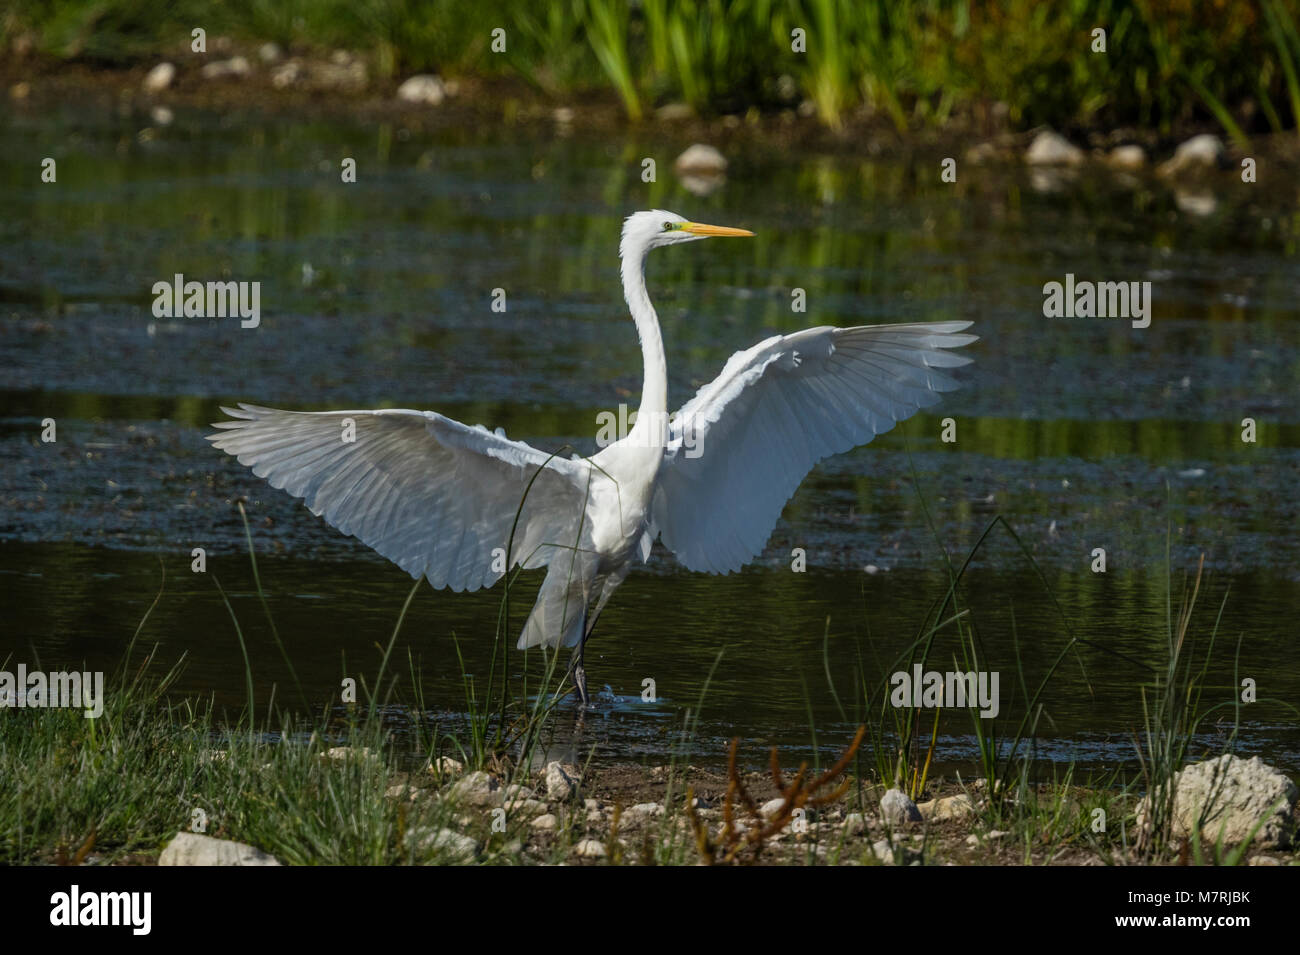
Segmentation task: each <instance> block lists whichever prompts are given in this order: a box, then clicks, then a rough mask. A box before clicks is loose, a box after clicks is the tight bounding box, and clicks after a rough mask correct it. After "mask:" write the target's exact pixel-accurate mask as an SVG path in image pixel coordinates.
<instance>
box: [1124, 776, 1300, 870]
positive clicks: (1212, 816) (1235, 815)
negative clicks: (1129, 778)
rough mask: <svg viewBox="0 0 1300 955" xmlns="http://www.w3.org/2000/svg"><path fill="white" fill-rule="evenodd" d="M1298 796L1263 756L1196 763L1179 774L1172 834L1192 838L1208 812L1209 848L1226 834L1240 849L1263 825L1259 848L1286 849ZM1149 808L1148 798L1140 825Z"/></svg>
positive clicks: (1204, 829) (1204, 826)
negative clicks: (1252, 833)
mask: <svg viewBox="0 0 1300 955" xmlns="http://www.w3.org/2000/svg"><path fill="white" fill-rule="evenodd" d="M1296 798H1297V789H1296V785H1295V783H1293V782H1292V781H1291V780H1290V779H1288V778H1287V777H1286V776H1284V775H1283V774H1282V773H1280V772H1278V771H1277V770H1276V769H1274V768H1273V767H1272V766H1269V765H1268V764H1267V763H1265V762H1264V761H1263V760H1261V759H1260V758H1259V757H1258V756H1253V757H1251V758H1250V759H1242V758H1241V757H1239V756H1233V755H1231V754H1230V753H1228V754H1224V755H1223V756H1220V757H1218V758H1217V759H1210V760H1206V761H1205V762H1202V763H1193V764H1192V765H1190V766H1187V767H1185V768H1184V769H1183V770H1182V772H1180V773H1177V774H1175V776H1174V819H1173V834H1174V836H1176V837H1187V836H1190V835H1191V832H1192V829H1193V828H1194V827H1195V826H1196V823H1197V820H1198V819H1200V818H1201V816H1202V813H1203V812H1204V815H1205V818H1204V820H1203V821H1202V822H1201V840H1202V842H1203V843H1204V844H1213V843H1216V842H1218V841H1219V838H1220V836H1222V838H1223V842H1224V844H1225V845H1240V844H1241V843H1242V842H1245V840H1246V837H1247V836H1248V835H1249V834H1250V831H1251V830H1252V829H1253V828H1255V826H1256V825H1257V824H1258V825H1259V831H1258V832H1256V834H1255V840H1254V841H1255V843H1256V844H1258V845H1261V846H1266V847H1285V846H1286V845H1288V844H1289V843H1290V841H1291V837H1292V835H1293V832H1292V831H1291V826H1290V817H1291V811H1292V810H1293V809H1294V808H1295V804H1296ZM1207 807H1208V812H1206V811H1205V810H1206V809H1207ZM1147 809H1148V801H1147V800H1146V799H1144V800H1143V801H1142V802H1141V803H1139V805H1138V810H1137V818H1138V825H1139V826H1140V825H1143V824H1144V821H1145V818H1146V813H1147Z"/></svg>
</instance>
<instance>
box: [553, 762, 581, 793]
mask: <svg viewBox="0 0 1300 955" xmlns="http://www.w3.org/2000/svg"><path fill="white" fill-rule="evenodd" d="M577 794H578V773H577V770H576V768H574V767H572V766H565V765H564V764H563V763H561V762H559V761H558V760H557V761H555V762H551V763H547V764H546V798H547V799H551V800H555V801H559V802H564V801H565V800H568V799H572V798H573V797H574V796H576V795H577Z"/></svg>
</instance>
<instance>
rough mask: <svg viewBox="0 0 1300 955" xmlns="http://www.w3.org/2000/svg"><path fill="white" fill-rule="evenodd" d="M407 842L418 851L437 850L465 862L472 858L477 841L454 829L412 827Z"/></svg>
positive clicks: (476, 847) (476, 849) (407, 835)
mask: <svg viewBox="0 0 1300 955" xmlns="http://www.w3.org/2000/svg"><path fill="white" fill-rule="evenodd" d="M406 841H407V844H408V845H410V846H411V848H413V849H415V850H417V851H420V852H438V853H441V854H443V855H445V856H447V857H449V858H451V859H455V860H457V861H461V862H467V861H469V860H470V859H473V858H474V855H475V853H476V852H477V851H478V843H476V842H475V841H474V840H473V839H471V838H470V837H469V836H466V835H462V834H461V833H459V832H456V831H455V830H454V829H422V828H416V829H412V830H411V831H410V832H408V833H407V834H406Z"/></svg>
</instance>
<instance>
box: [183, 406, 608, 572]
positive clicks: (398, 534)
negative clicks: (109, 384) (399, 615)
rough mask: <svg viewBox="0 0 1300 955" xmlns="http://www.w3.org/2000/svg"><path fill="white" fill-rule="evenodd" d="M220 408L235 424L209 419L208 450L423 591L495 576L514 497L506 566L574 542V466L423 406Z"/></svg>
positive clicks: (578, 499) (578, 505) (577, 467)
mask: <svg viewBox="0 0 1300 955" xmlns="http://www.w3.org/2000/svg"><path fill="white" fill-rule="evenodd" d="M221 410H222V411H224V412H225V413H226V414H228V415H230V416H231V417H232V418H235V419H236V420H234V421H220V422H217V423H216V424H214V427H217V428H221V429H223V430H222V431H221V433H220V434H213V435H208V440H209V441H211V442H212V443H213V445H215V446H216V447H218V448H220V449H221V450H223V451H226V452H227V453H229V454H232V455H234V456H235V457H236V458H238V459H239V462H240V463H241V464H245V465H247V466H248V467H250V468H252V469H253V473H254V474H256V475H257V476H258V477H262V478H266V480H267V481H269V482H270V484H271V486H272V487H277V488H283V489H284V490H286V491H288V492H289V493H290V494H292V495H293V496H294V497H297V498H301V499H302V501H303V503H304V504H306V505H307V507H309V508H310V509H311V511H312V513H314V514H317V515H319V516H320V517H323V518H325V520H327V521H329V523H330V524H332V525H333V526H334V527H337V528H338V529H339V530H340V531H342V532H343V533H345V534H351V535H352V536H354V537H356V538H358V539H359V540H361V541H362V542H364V543H366V544H368V545H370V546H371V547H373V548H374V549H375V550H377V551H378V552H379V553H381V554H383V555H384V556H385V557H387V558H388V559H389V560H391V561H393V562H394V563H395V564H397V565H398V566H399V567H401V568H402V569H403V570H405V571H406V572H407V573H409V574H410V575H411V576H412V577H417V578H418V577H420V576H425V577H428V579H429V582H430V583H431V584H433V586H435V587H450V588H451V589H453V590H477V589H478V588H479V587H485V586H490V585H491V584H493V583H494V582H496V580H498V579H499V578H500V577H501V576H503V573H504V571H503V568H504V567H505V566H507V565H506V563H505V561H504V560H503V559H502V558H504V555H505V548H506V546H507V542H508V541H509V540H510V533H511V527H512V526H513V525H514V523H515V515H516V513H517V512H519V504H520V502H521V501H524V508H523V511H522V512H519V523H518V526H517V528H515V531H514V550H513V553H512V555H511V556H512V559H511V561H510V562H509V566H513V565H514V564H516V563H523V564H524V566H525V567H540V566H542V565H543V564H546V563H547V562H548V561H549V560H550V559H551V557H552V556H554V552H555V549H554V545H557V544H558V545H560V546H562V547H563V546H567V547H568V548H572V547H573V546H574V544H575V537H576V534H577V532H578V527H579V519H580V518H581V516H582V512H583V504H584V497H583V490H582V489H583V487H585V483H584V481H583V480H582V479H580V477H579V474H580V471H581V469H582V468H583V467H584V466H583V465H582V464H580V463H579V462H575V461H572V460H568V459H561V458H558V457H555V458H551V459H550V460H549V461H548V459H547V457H548V456H547V455H546V454H544V453H543V452H541V451H538V450H537V449H535V448H532V447H529V446H528V445H527V444H524V443H523V442H522V441H511V440H510V439H508V438H506V437H504V436H502V435H498V434H494V433H492V432H491V431H488V430H487V429H486V428H483V427H481V426H480V427H474V428H471V427H469V426H467V425H463V424H461V423H460V422H458V421H453V420H451V419H450V418H446V417H444V416H442V415H440V414H436V413H434V412H432V411H407V410H405V409H398V408H394V409H385V410H380V411H326V412H302V411H278V410H276V409H274V408H259V407H257V406H254V405H247V404H240V406H239V409H238V410H235V409H230V408H222V409H221ZM347 419H351V420H352V422H353V423H354V425H355V440H352V441H346V440H345V437H346V436H347V433H346V431H345V425H346V423H347ZM539 468H540V469H541V471H540V473H538V469H539ZM535 474H536V475H537V479H536V481H534V482H533V484H532V488H531V490H528V494H527V498H526V499H525V496H524V492H525V490H526V489H527V488H528V485H529V481H531V480H532V479H533V476H534V475H535ZM496 548H500V550H499V551H498V552H497V553H496V555H495V557H494V554H493V551H494V549H496ZM494 568H495V569H494Z"/></svg>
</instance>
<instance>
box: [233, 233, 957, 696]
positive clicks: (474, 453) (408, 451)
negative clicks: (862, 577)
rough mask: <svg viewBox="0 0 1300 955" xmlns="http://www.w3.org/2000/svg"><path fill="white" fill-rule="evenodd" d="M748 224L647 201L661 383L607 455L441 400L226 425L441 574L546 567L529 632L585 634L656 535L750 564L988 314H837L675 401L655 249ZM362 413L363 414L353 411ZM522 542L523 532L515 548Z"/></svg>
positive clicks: (578, 653) (937, 383) (920, 401)
mask: <svg viewBox="0 0 1300 955" xmlns="http://www.w3.org/2000/svg"><path fill="white" fill-rule="evenodd" d="M751 235H753V233H752V232H749V231H747V230H744V229H731V228H726V227H723V226H711V225H703V224H701V223H697V222H688V221H687V220H685V219H683V218H682V217H681V216H679V215H676V214H674V213H671V212H664V211H662V210H655V211H652V212H637V213H635V214H633V215H631V216H628V218H627V220H626V221H625V222H624V225H623V238H622V242H621V244H620V246H619V255H620V257H621V259H622V277H623V295H624V297H625V298H626V299H627V304H628V307H629V309H630V310H631V312H632V320H633V321H634V322H635V323H636V328H637V333H638V335H639V336H640V339H641V353H642V358H643V359H644V363H645V383H644V386H643V388H642V391H641V404H640V408H639V410H638V412H637V416H636V419H635V423H634V424H633V426H632V428H631V431H630V432H629V433H628V434H627V435H626V436H625V437H624V438H622V439H621V440H619V441H617V442H615V443H613V444H610V445H609V446H608V447H605V448H604V449H602V450H601V451H599V452H598V453H597V454H595V455H593V456H592V457H590V458H580V457H577V456H574V457H572V458H562V457H559V456H557V455H551V454H547V453H546V452H544V451H540V450H538V449H536V448H533V447H531V446H529V445H527V444H525V443H523V442H522V441H511V440H510V439H509V438H507V437H505V435H504V433H503V432H501V431H497V432H495V433H494V432H491V431H489V430H487V429H486V428H484V427H483V426H482V425H479V426H476V427H470V426H468V425H464V424H461V423H460V422H458V421H453V420H452V419H450V418H447V417H444V416H443V415H440V414H438V413H437V412H433V411H409V410H406V409H402V408H383V409H378V410H374V411H326V412H301V411H279V410H275V409H273V408H262V407H258V406H255V405H248V404H242V403H241V404H240V405H239V408H238V409H231V408H223V409H222V410H223V411H224V412H225V413H226V414H228V415H230V417H231V418H233V419H234V420H230V421H221V422H218V423H216V424H214V427H216V428H220V429H222V430H221V432H220V433H219V434H214V435H209V436H208V440H210V441H211V442H212V443H213V445H215V446H216V447H218V448H220V449H222V450H223V451H226V452H228V453H229V454H232V455H234V456H235V457H236V458H238V459H239V462H240V463H241V464H244V465H247V466H248V467H250V468H252V469H253V473H254V474H256V475H257V476H259V477H262V478H265V479H266V480H268V481H269V482H270V484H271V486H272V487H276V488H282V489H284V490H285V491H288V492H289V493H290V494H292V495H293V496H294V497H297V498H300V499H301V500H302V501H303V503H304V504H306V505H307V507H308V508H310V510H311V511H312V513H314V514H316V515H318V516H320V517H323V518H325V520H326V521H328V522H329V523H330V524H332V525H333V526H334V527H336V528H338V529H339V530H340V531H342V532H343V533H345V534H351V535H352V536H354V537H356V538H358V539H359V540H361V541H363V542H364V543H366V544H368V545H369V546H370V547H373V548H374V549H375V550H376V551H378V552H379V553H380V554H383V555H384V556H385V557H387V558H388V559H389V560H391V561H393V562H394V563H396V564H397V565H398V566H399V567H401V568H402V569H403V570H405V571H406V572H407V573H409V574H410V575H411V576H412V577H414V578H416V579H417V580H418V579H419V578H420V577H426V578H427V579H428V581H429V583H430V584H432V585H433V586H434V587H437V588H441V587H450V588H451V589H452V590H455V591H461V590H477V589H478V588H480V587H489V586H491V585H492V584H494V583H495V582H496V581H497V580H499V579H500V578H501V577H502V576H504V575H505V574H506V573H507V572H508V570H509V569H511V568H513V567H515V566H522V567H524V568H525V569H529V568H540V567H546V568H547V572H546V579H545V580H544V581H543V583H542V586H541V590H540V592H539V593H538V595H537V601H536V603H535V604H534V606H533V609H532V612H531V613H530V614H529V616H528V620H527V622H526V623H525V624H524V628H523V632H522V633H521V634H520V637H519V644H518V645H519V647H521V648H524V647H536V646H542V645H544V646H548V647H560V646H565V647H574V648H575V650H574V654H573V661H572V662H571V664H570V673H571V675H572V678H573V682H574V684H575V687H576V689H577V691H578V694H579V697H580V698H581V700H582V702H583V703H584V704H585V703H586V702H587V689H586V675H585V672H584V670H583V666H582V651H583V647H584V646H585V644H586V640H587V638H588V637H589V636H590V635H591V631H592V628H593V627H594V626H595V624H596V620H597V618H598V617H599V616H600V612H601V610H602V609H603V608H604V606H605V604H606V602H607V601H608V600H609V598H610V596H611V595H612V594H613V593H614V590H615V589H616V588H617V587H618V585H619V584H621V583H622V582H623V580H624V578H625V577H626V576H627V574H628V572H629V571H630V570H631V568H632V565H633V563H634V561H635V560H636V559H637V558H640V560H641V561H643V562H644V561H646V560H647V559H648V558H649V556H650V548H651V545H652V544H653V542H654V540H655V538H656V537H658V538H660V539H661V540H662V541H663V543H664V545H665V546H666V547H667V548H668V549H669V550H671V551H673V552H674V553H675V554H676V555H677V559H678V560H679V561H680V562H681V563H682V564H683V565H684V566H686V567H687V568H689V569H690V570H695V571H706V572H709V573H730V572H731V571H734V570H739V569H740V568H741V567H742V566H743V565H744V564H745V563H747V562H748V561H750V560H751V559H753V558H754V557H755V556H756V555H757V554H759V553H760V552H761V551H762V549H763V546H764V545H765V544H766V542H767V539H768V537H769V536H770V535H771V533H772V529H773V528H774V527H775V526H776V522H777V519H778V518H779V517H780V515H781V509H782V507H783V506H784V505H785V502H786V501H787V500H789V498H790V496H791V495H792V494H793V493H794V492H795V490H796V488H798V486H799V484H800V482H801V481H802V480H803V478H804V476H805V475H806V474H807V473H808V471H809V470H810V469H811V468H812V466H813V465H814V464H815V463H816V462H817V461H819V460H820V459H822V458H824V457H827V456H828V455H832V454H838V453H840V452H843V451H847V450H849V449H850V448H854V447H856V446H858V445H861V444H866V443H867V442H868V441H870V440H871V439H872V438H873V437H875V436H876V435H877V434H881V433H882V432H885V431H888V430H889V429H890V428H892V427H893V426H894V425H895V424H896V423H897V422H899V421H902V420H904V419H906V418H908V417H910V416H911V415H912V414H913V413H914V412H915V411H916V410H917V409H919V408H924V407H927V406H929V405H932V404H934V403H935V402H937V401H938V400H939V393H940V392H944V391H951V390H953V389H954V388H956V387H957V382H956V381H955V380H954V379H953V378H952V377H951V376H950V375H948V374H947V373H946V371H945V370H944V369H949V368H953V367H956V366H960V365H965V364H967V363H968V362H969V361H970V360H971V359H969V358H964V357H961V356H959V355H955V354H953V353H951V352H950V351H948V349H951V348H957V347H960V346H962V345H966V344H969V343H970V342H973V341H975V340H976V336H974V335H963V334H959V332H961V331H962V329H964V328H966V327H968V326H969V325H970V323H969V322H932V323H918V324H905V325H872V326H859V327H855V328H834V327H830V326H819V327H817V328H807V329H804V330H803V331H799V332H795V333H793V334H791V335H774V336H772V337H771V338H768V339H766V340H764V341H762V342H759V343H758V344H757V345H755V346H754V347H753V348H750V349H748V350H747V351H742V352H737V353H736V354H735V355H732V356H731V360H730V361H728V362H727V364H726V366H725V367H724V368H723V369H722V373H721V374H720V375H719V376H718V377H717V378H716V379H714V380H713V381H712V382H711V383H710V384H708V385H706V386H704V387H703V388H701V389H700V390H699V392H698V393H697V394H696V395H695V397H694V398H692V399H691V400H690V401H689V402H687V403H686V405H685V406H683V407H682V408H681V410H680V411H678V413H677V414H676V415H675V416H672V417H671V418H670V417H669V415H668V413H667V411H668V373H667V366H666V363H665V360H664V344H663V337H662V335H661V334H660V330H659V319H658V317H657V316H656V315H655V310H654V306H652V305H651V304H650V297H649V295H648V294H647V293H646V286H645V257H646V253H648V252H649V251H650V250H651V249H654V248H658V247H660V246H666V245H676V244H678V243H682V242H692V241H695V240H697V239H703V238H706V237H709V236H751ZM349 425H350V426H351V430H349ZM507 550H508V551H509V554H508V559H507Z"/></svg>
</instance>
